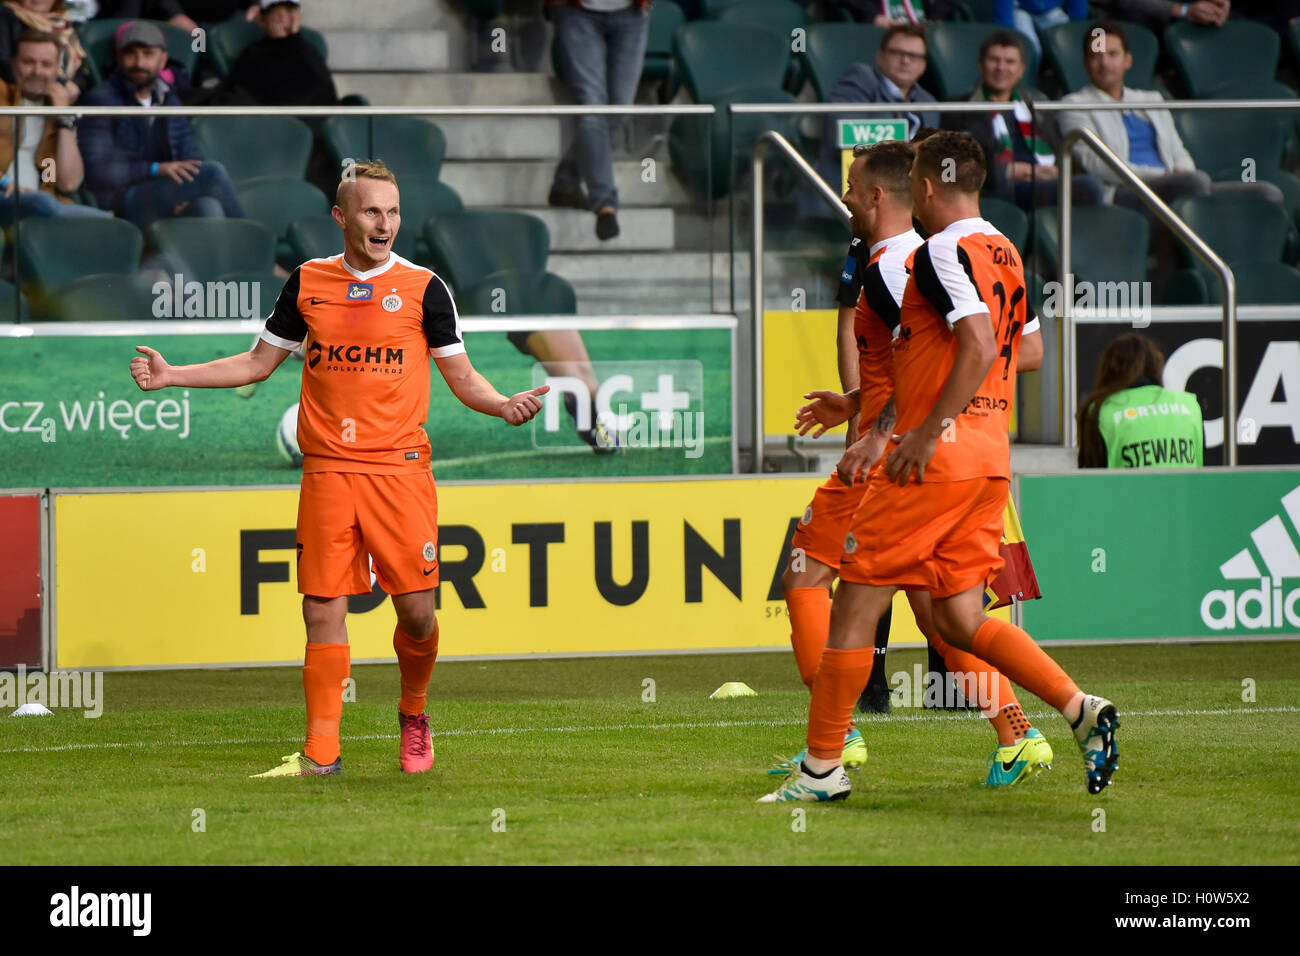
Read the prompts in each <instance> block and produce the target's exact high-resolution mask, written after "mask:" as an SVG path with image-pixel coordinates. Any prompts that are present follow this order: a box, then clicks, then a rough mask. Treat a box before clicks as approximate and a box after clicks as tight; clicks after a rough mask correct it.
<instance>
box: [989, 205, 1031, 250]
mask: <svg viewBox="0 0 1300 956" xmlns="http://www.w3.org/2000/svg"><path fill="white" fill-rule="evenodd" d="M980 215H982V216H983V217H984V218H985V219H987V220H988V221H989V222H991V223H993V225H995V226H997V228H998V232H1000V233H1002V235H1004V236H1006V237H1007V238H1008V239H1010V240H1011V241H1012V243H1014V245H1015V247H1016V248H1017V249H1019V250H1020V251H1021V254H1022V255H1023V254H1024V253H1025V252H1026V250H1028V248H1029V216H1027V215H1026V214H1025V211H1024V210H1023V209H1021V208H1020V207H1019V206H1017V205H1016V204H1015V203H1010V202H1007V201H1006V200H1005V199H998V198H996V197H994V196H981V197H980Z"/></svg>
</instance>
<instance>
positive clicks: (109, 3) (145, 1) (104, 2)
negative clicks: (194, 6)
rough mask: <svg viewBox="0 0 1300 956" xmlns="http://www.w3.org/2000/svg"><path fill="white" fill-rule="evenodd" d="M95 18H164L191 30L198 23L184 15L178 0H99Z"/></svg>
mask: <svg viewBox="0 0 1300 956" xmlns="http://www.w3.org/2000/svg"><path fill="white" fill-rule="evenodd" d="M95 19H97V20H137V19H140V20H165V21H166V22H168V23H170V24H171V25H172V26H174V27H180V28H181V29H182V30H184V31H186V32H187V33H188V32H191V31H193V30H196V29H198V26H199V25H198V24H197V23H195V22H194V21H193V20H191V19H190V18H189V17H188V16H186V14H185V11H184V10H182V9H181V4H180V0H99V13H98V14H97V15H96V17H95Z"/></svg>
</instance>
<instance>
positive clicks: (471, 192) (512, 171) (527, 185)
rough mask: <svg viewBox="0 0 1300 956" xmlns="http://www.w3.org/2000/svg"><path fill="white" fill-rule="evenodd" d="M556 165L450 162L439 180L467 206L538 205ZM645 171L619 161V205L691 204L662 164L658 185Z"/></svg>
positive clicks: (657, 170) (657, 173)
mask: <svg viewBox="0 0 1300 956" xmlns="http://www.w3.org/2000/svg"><path fill="white" fill-rule="evenodd" d="M556 162H557V161H552V160H547V161H537V162H508V163H507V162H502V163H492V162H483V163H466V162H449V163H445V164H444V165H443V167H442V172H441V173H440V174H439V176H438V178H439V179H441V180H442V181H443V182H444V183H446V184H447V185H448V186H451V187H452V188H453V189H455V190H456V192H458V193H460V198H461V199H462V200H464V202H465V205H466V206H505V205H509V206H526V205H538V204H540V203H544V202H545V201H546V197H547V195H548V194H549V193H550V190H551V180H552V178H553V177H554V175H555V165H556ZM643 168H644V167H643V166H642V164H641V163H640V162H637V161H635V160H621V161H615V163H614V185H615V186H617V187H618V198H619V205H621V206H623V207H625V208H629V207H634V206H683V205H686V204H687V203H688V202H690V197H689V196H688V195H687V193H686V190H684V189H683V188H682V187H681V185H680V184H679V183H678V182H677V180H676V179H675V178H674V177H673V176H671V175H670V174H669V173H668V170H667V169H666V168H665V167H664V166H663V164H662V163H660V164H659V165H658V166H657V168H655V170H654V178H655V181H654V182H644V181H643V178H642V170H643Z"/></svg>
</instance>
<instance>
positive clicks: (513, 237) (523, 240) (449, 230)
mask: <svg viewBox="0 0 1300 956" xmlns="http://www.w3.org/2000/svg"><path fill="white" fill-rule="evenodd" d="M424 238H425V241H426V242H427V243H428V245H429V250H430V252H431V253H432V256H433V261H434V263H436V265H437V269H438V273H439V274H440V275H441V276H442V277H443V278H444V279H446V280H447V283H448V284H449V285H451V286H452V288H453V289H454V290H456V291H457V292H459V290H461V289H468V288H470V287H471V286H473V285H474V284H475V283H477V282H479V281H481V280H482V279H483V278H484V277H485V276H488V275H491V274H492V273H494V272H500V271H502V270H503V269H517V270H521V271H525V272H541V271H545V269H546V257H547V256H548V255H549V254H550V250H551V233H550V230H548V229H547V228H546V223H544V222H542V220H540V219H538V218H537V217H536V216H530V215H528V214H527V213H522V212H509V211H505V210H497V209H470V210H466V211H464V212H459V213H450V214H448V215H445V216H435V217H434V218H433V219H432V220H431V221H430V222H429V223H428V225H426V226H425V228H424Z"/></svg>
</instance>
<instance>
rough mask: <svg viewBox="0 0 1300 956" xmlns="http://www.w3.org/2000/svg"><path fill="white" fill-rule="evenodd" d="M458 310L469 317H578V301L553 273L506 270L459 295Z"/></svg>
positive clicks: (484, 279) (485, 278)
mask: <svg viewBox="0 0 1300 956" xmlns="http://www.w3.org/2000/svg"><path fill="white" fill-rule="evenodd" d="M456 306H457V308H458V309H459V310H460V311H461V312H462V313H464V314H465V315H576V314H577V312H578V297H577V295H576V294H575V293H574V291H573V286H572V285H570V284H569V281H568V280H567V279H564V278H562V277H560V276H557V275H556V274H555V273H553V272H537V271H528V272H521V271H519V270H517V269H504V270H502V271H501V272H493V273H492V274H491V275H487V276H484V277H483V278H482V279H480V280H479V281H478V282H476V283H474V284H473V285H472V286H470V287H469V288H468V289H466V290H465V291H464V292H460V293H458V294H457V296H456Z"/></svg>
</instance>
